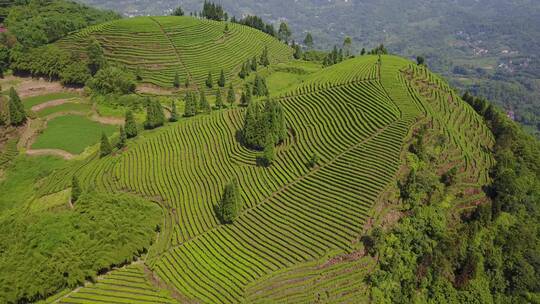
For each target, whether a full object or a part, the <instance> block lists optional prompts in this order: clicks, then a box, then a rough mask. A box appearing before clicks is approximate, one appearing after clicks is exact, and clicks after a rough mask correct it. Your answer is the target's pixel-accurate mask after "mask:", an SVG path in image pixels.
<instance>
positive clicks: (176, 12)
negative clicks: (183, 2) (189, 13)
mask: <svg viewBox="0 0 540 304" xmlns="http://www.w3.org/2000/svg"><path fill="white" fill-rule="evenodd" d="M171 16H184V10H183V9H182V7H180V6H179V7H177V8H175V9H174V10H173V12H172V13H171Z"/></svg>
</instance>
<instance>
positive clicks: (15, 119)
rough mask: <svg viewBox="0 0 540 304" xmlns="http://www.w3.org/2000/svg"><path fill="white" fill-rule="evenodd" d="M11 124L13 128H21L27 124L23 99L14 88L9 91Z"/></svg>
mask: <svg viewBox="0 0 540 304" xmlns="http://www.w3.org/2000/svg"><path fill="white" fill-rule="evenodd" d="M8 107H9V122H10V124H11V125H12V126H20V125H22V124H24V123H25V122H26V112H25V111H24V106H23V104H22V102H21V98H20V97H19V94H17V91H15V89H14V88H13V87H11V88H10V89H9V104H8Z"/></svg>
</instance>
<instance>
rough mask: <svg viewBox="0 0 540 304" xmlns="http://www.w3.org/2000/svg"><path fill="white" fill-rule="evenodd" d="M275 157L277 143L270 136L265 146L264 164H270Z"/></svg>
mask: <svg viewBox="0 0 540 304" xmlns="http://www.w3.org/2000/svg"><path fill="white" fill-rule="evenodd" d="M275 158H276V148H275V143H274V141H273V140H272V139H271V137H270V138H269V140H268V141H267V143H266V145H265V146H264V151H263V157H262V161H263V165H264V166H266V167H268V166H270V165H271V164H272V163H273V162H274V160H275Z"/></svg>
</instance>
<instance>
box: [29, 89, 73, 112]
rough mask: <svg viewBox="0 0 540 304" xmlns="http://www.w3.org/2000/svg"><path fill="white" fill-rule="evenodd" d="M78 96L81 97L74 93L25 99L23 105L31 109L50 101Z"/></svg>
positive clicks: (60, 93)
mask: <svg viewBox="0 0 540 304" xmlns="http://www.w3.org/2000/svg"><path fill="white" fill-rule="evenodd" d="M77 96H79V95H78V94H76V93H72V92H59V93H51V94H45V95H39V96H34V97H28V98H25V99H23V105H24V108H25V109H30V108H32V107H33V106H35V105H38V104H42V103H45V102H48V101H52V100H58V99H69V98H74V97H77Z"/></svg>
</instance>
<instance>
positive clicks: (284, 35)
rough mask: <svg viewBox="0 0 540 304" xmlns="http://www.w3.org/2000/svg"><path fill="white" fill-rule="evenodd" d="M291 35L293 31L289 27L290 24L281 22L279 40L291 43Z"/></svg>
mask: <svg viewBox="0 0 540 304" xmlns="http://www.w3.org/2000/svg"><path fill="white" fill-rule="evenodd" d="M291 35H292V32H291V30H290V29H289V26H288V25H287V23H285V22H281V24H280V25H279V30H278V38H279V40H281V41H283V42H285V43H289V38H290V37H291Z"/></svg>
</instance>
